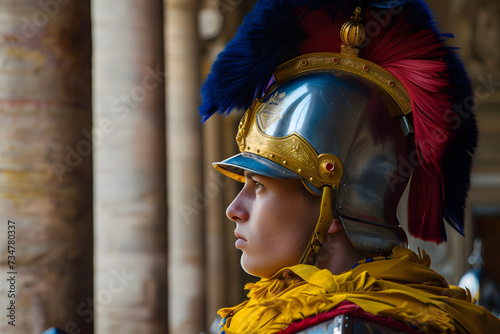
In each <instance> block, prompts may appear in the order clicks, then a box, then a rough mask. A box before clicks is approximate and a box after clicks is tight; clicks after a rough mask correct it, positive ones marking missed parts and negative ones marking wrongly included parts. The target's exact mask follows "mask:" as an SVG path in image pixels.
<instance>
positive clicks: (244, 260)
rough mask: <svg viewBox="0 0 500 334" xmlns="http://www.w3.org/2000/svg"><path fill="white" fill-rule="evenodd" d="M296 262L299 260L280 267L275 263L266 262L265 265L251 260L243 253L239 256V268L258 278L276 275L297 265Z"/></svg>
mask: <svg viewBox="0 0 500 334" xmlns="http://www.w3.org/2000/svg"><path fill="white" fill-rule="evenodd" d="M298 262H299V260H297V261H296V262H294V263H293V264H289V265H280V264H277V263H268V262H267V263H266V262H263V261H256V260H252V259H250V258H249V257H248V255H246V254H245V253H243V254H242V255H241V260H240V264H241V267H242V268H243V270H244V271H245V272H246V273H247V274H249V275H252V276H256V277H260V278H269V277H271V276H273V275H274V274H276V273H277V272H278V271H279V270H281V269H283V268H285V267H291V266H293V265H295V264H297V263H298Z"/></svg>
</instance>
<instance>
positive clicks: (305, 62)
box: [300, 59, 308, 66]
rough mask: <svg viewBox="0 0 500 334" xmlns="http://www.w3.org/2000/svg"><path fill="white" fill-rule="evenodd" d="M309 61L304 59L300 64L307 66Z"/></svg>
mask: <svg viewBox="0 0 500 334" xmlns="http://www.w3.org/2000/svg"><path fill="white" fill-rule="evenodd" d="M307 63H308V62H307V60H306V59H302V60H301V61H300V65H301V66H306V65H307Z"/></svg>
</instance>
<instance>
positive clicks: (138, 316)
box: [92, 0, 167, 334]
mask: <svg viewBox="0 0 500 334" xmlns="http://www.w3.org/2000/svg"><path fill="white" fill-rule="evenodd" d="M92 18H93V37H94V40H93V41H94V45H93V46H94V57H93V59H94V64H93V65H94V67H93V78H94V86H93V87H94V90H93V93H94V130H93V137H94V150H95V164H94V169H95V191H94V205H95V226H96V227H95V236H94V237H95V268H96V275H95V295H94V300H93V305H94V308H95V312H96V332H97V333H102V334H107V333H165V331H166V328H167V324H166V319H167V312H166V305H167V296H166V260H167V259H166V250H167V247H166V217H167V215H166V180H165V179H166V176H165V168H166V167H165V111H164V109H165V108H164V106H165V97H164V92H165V90H164V80H165V76H164V70H163V34H162V32H163V9H162V2H161V0H93V1H92Z"/></svg>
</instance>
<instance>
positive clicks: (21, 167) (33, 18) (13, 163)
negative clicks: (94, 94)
mask: <svg viewBox="0 0 500 334" xmlns="http://www.w3.org/2000/svg"><path fill="white" fill-rule="evenodd" d="M0 38H1V43H0V255H1V258H0V308H1V310H2V312H1V314H2V317H1V321H0V332H1V333H41V332H43V331H44V330H45V329H48V328H49V327H52V326H57V327H60V328H62V329H66V330H67V331H68V333H93V329H92V323H91V322H87V320H88V319H91V317H92V309H89V308H87V309H85V304H84V302H85V301H86V300H87V298H91V297H92V285H93V284H92V275H93V272H92V271H93V264H92V144H91V142H90V140H91V139H90V138H89V137H87V136H86V134H87V133H88V132H89V131H90V130H91V127H92V112H91V78H90V71H91V62H90V59H91V40H90V1H85V0H82V1H67V0H52V1H50V0H47V1H37V0H24V1H12V0H11V1H2V2H1V4H0ZM8 246H11V247H10V248H8ZM7 255H8V256H11V257H10V258H8V257H7ZM8 261H10V262H8ZM7 278H8V279H9V281H7ZM7 282H8V283H7ZM82 307H84V308H83V309H82ZM7 308H10V310H7ZM82 311H84V312H85V313H82ZM7 314H9V315H10V317H6V315H7ZM9 322H11V323H10V324H9ZM13 325H15V326H13Z"/></svg>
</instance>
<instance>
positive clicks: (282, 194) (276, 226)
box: [226, 172, 321, 277]
mask: <svg viewBox="0 0 500 334" xmlns="http://www.w3.org/2000/svg"><path fill="white" fill-rule="evenodd" d="M245 178H246V182H245V186H244V187H243V189H242V190H241V192H240V193H239V194H238V196H236V198H235V199H234V201H233V202H232V203H231V204H230V205H229V207H228V208H227V211H226V214H227V216H228V218H229V219H231V220H232V221H234V222H235V223H236V229H235V235H236V237H237V238H238V239H237V241H236V243H235V246H236V248H238V249H240V250H241V251H242V252H243V254H242V256H241V266H242V267H243V269H244V270H245V271H246V272H248V273H249V274H252V275H255V276H259V277H270V276H272V275H273V274H274V273H276V272H277V271H278V270H280V269H281V268H283V267H288V266H293V265H295V264H297V263H298V262H299V260H300V257H301V255H302V252H303V251H304V250H305V248H306V246H307V243H308V241H309V239H310V237H311V234H312V232H313V230H314V227H315V224H316V222H317V219H318V216H319V207H320V202H321V200H320V198H319V197H318V198H316V197H315V196H313V195H311V194H308V193H307V190H305V189H302V187H304V186H303V185H302V183H301V182H300V181H299V180H278V179H274V178H270V177H266V176H262V175H258V174H252V173H247V172H245ZM304 190H305V191H304Z"/></svg>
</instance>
